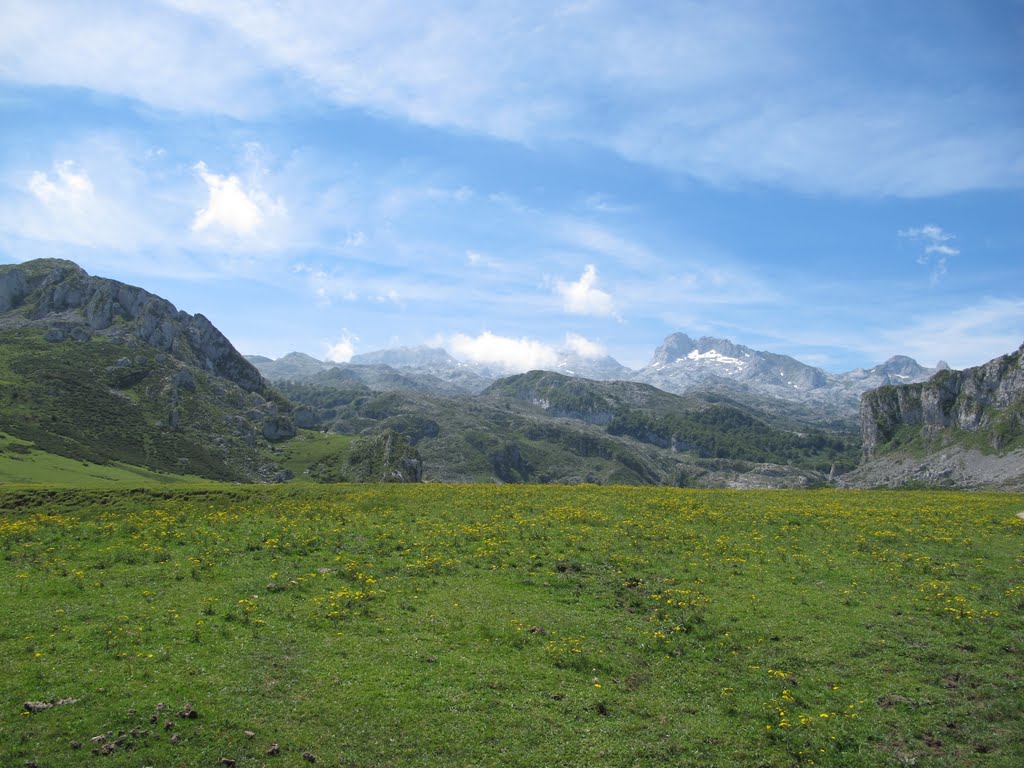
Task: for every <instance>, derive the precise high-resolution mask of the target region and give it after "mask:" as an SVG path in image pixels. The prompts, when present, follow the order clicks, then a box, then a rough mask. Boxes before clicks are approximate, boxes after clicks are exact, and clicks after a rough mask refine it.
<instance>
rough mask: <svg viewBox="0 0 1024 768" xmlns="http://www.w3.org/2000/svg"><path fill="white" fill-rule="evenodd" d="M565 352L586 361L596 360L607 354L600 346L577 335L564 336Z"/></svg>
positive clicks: (568, 334)
mask: <svg viewBox="0 0 1024 768" xmlns="http://www.w3.org/2000/svg"><path fill="white" fill-rule="evenodd" d="M564 347H565V349H566V351H568V352H572V353H573V354H576V355H579V356H580V357H582V358H585V359H587V360H597V359H599V358H602V357H604V356H605V355H607V354H608V350H606V349H605V348H604V347H603V346H602V345H601V344H598V343H597V342H596V341H591V340H590V339H588V338H586V337H585V336H580V335H579V334H577V333H567V334H566V335H565V345H564Z"/></svg>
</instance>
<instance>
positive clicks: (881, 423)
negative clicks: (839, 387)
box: [860, 345, 1024, 459]
mask: <svg viewBox="0 0 1024 768" xmlns="http://www.w3.org/2000/svg"><path fill="white" fill-rule="evenodd" d="M860 418H861V437H862V439H863V445H864V455H865V457H866V458H868V459H870V458H872V457H873V456H874V455H875V454H876V453H877V452H878V450H879V448H880V447H882V446H884V445H886V444H887V443H889V442H890V441H891V440H892V439H893V437H894V436H895V435H896V433H897V431H898V430H899V429H900V428H903V427H916V428H920V429H921V430H922V431H923V432H924V434H925V435H926V436H929V435H930V436H937V435H939V434H941V433H942V432H943V431H947V430H962V431H964V432H971V433H985V436H986V438H987V442H988V444H989V446H990V447H991V448H992V449H993V450H997V451H998V450H1000V449H1002V448H1004V447H1005V446H1006V445H1008V444H1009V442H1010V441H1012V440H1013V439H1014V438H1016V437H1018V436H1020V435H1022V434H1024V345H1022V346H1021V348H1020V349H1018V350H1017V351H1016V352H1014V353H1012V354H1009V355H1004V356H1002V357H998V358H996V359H995V360H991V361H990V362H988V363H986V364H985V365H982V366H978V367H977V368H968V369H966V370H963V371H950V370H946V371H940V372H939V373H937V374H935V376H933V377H932V378H931V379H930V380H928V381H926V382H922V383H919V384H906V385H898V386H886V387H881V388H879V389H876V390H872V391H871V392H867V393H865V394H864V396H863V397H862V398H861V406H860Z"/></svg>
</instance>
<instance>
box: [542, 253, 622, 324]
mask: <svg viewBox="0 0 1024 768" xmlns="http://www.w3.org/2000/svg"><path fill="white" fill-rule="evenodd" d="M555 292H556V293H557V294H558V295H559V296H561V297H562V305H563V307H564V309H565V311H566V312H569V313H571V314H574V315H597V316H599V317H611V316H614V315H615V305H614V303H613V302H612V297H611V296H610V295H609V294H607V293H605V292H604V291H602V290H601V289H600V288H598V287H597V267H595V266H594V265H593V264H587V266H586V267H585V268H584V270H583V274H582V275H580V279H579V280H577V281H576V282H574V283H567V282H565V281H562V280H559V281H557V282H556V283H555Z"/></svg>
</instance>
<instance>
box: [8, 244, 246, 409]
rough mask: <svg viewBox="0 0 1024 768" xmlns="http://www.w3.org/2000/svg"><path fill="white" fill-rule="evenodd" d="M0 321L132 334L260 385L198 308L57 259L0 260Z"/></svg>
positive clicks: (73, 332) (55, 330)
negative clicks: (193, 309)
mask: <svg viewBox="0 0 1024 768" xmlns="http://www.w3.org/2000/svg"><path fill="white" fill-rule="evenodd" d="M0 312H3V313H5V317H4V324H5V325H7V326H8V327H11V326H16V325H26V324H31V325H44V326H46V327H48V329H49V331H50V334H49V338H51V339H52V340H61V339H63V338H66V337H71V338H84V337H87V336H88V335H89V334H91V333H102V334H104V335H109V336H117V337H120V338H122V339H135V340H137V341H138V342H141V343H142V344H145V345H146V346H149V347H152V348H154V349H156V350H157V351H159V352H163V353H166V354H169V355H171V356H172V357H174V358H176V359H178V360H179V361H181V362H183V363H185V364H187V365H190V366H193V367H195V368H198V369H200V370H203V371H206V372H208V373H211V374H213V375H215V376H220V377H222V378H225V379H228V380H229V381H232V382H234V383H235V384H237V385H238V386H240V387H241V388H242V389H244V390H245V391H246V392H258V393H263V392H264V391H265V389H266V385H265V383H264V381H263V377H262V376H260V373H259V371H257V370H256V368H255V367H254V366H253V365H252V364H251V363H250V362H249V361H248V360H246V359H245V358H244V357H243V356H242V355H241V354H240V353H239V352H238V351H237V350H236V349H235V348H234V347H233V346H232V345H231V342H230V341H228V340H227V338H225V337H224V335H223V334H222V333H221V332H220V331H218V330H217V329H216V328H215V327H214V325H213V324H212V323H211V322H210V321H209V320H208V319H207V318H205V317H204V316H203V315H198V314H197V315H190V314H188V313H187V312H182V311H179V310H178V309H176V308H175V307H174V305H173V304H171V302H169V301H167V300H166V299H162V298H160V297H159V296H156V295H154V294H152V293H149V292H148V291H146V290H144V289H142V288H138V287H135V286H131V285H125V284H124V283H120V282H118V281H116V280H110V279H107V278H103V277H92V276H90V275H89V274H87V273H86V272H85V270H83V269H82V268H81V267H79V266H78V265H77V264H75V263H74V262H71V261H65V260H63V259H38V260H36V261H28V262H25V263H24V264H15V265H10V266H4V267H0Z"/></svg>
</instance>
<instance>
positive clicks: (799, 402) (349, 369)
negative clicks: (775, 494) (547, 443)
mask: <svg viewBox="0 0 1024 768" xmlns="http://www.w3.org/2000/svg"><path fill="white" fill-rule="evenodd" d="M248 359H249V361H250V362H252V363H253V364H254V365H255V366H256V367H257V368H258V369H259V371H260V372H261V373H262V374H263V375H264V376H265V377H266V378H267V379H268V380H270V381H274V382H277V381H303V380H310V381H315V380H317V378H318V377H320V378H323V377H337V376H348V377H350V378H351V380H352V381H358V382H362V383H364V384H366V385H368V386H375V387H378V388H383V389H389V390H397V391H419V392H434V393H460V392H461V393H465V394H475V393H478V392H482V391H483V390H484V389H485V388H486V387H487V386H489V385H490V384H491V383H492V382H494V381H496V380H497V379H499V378H502V377H503V376H507V375H509V371H507V370H501V369H497V368H495V367H494V366H488V365H483V364H480V363H473V362H466V361H459V360H457V359H455V358H454V357H453V356H452V355H450V354H449V353H448V352H447V351H446V350H444V349H441V348H437V347H427V346H420V347H399V348H395V349H386V350H380V351H376V352H369V353H365V354H358V355H354V356H353V357H352V358H351V360H350V361H349V362H348V363H333V362H327V361H322V360H317V359H316V358H313V357H310V356H309V355H306V354H303V353H301V352H292V353H290V354H288V355H285V356H283V357H281V358H279V359H277V360H271V359H270V358H266V357H259V356H249V357H248ZM948 368H949V366H948V365H946V364H945V363H944V362H941V361H940V362H939V363H938V365H937V366H936V367H935V368H927V367H925V366H922V365H920V364H919V363H918V362H917V361H916V360H913V359H912V358H909V357H905V356H902V355H897V356H895V357H892V358H890V359H889V360H887V361H885V362H884V363H880V364H879V365H876V366H874V367H873V368H868V369H863V368H858V369H855V370H852V371H848V372H845V373H839V374H836V373H828V372H826V371H824V370H822V369H821V368H816V367H814V366H811V365H807V364H806V363H802V362H800V361H799V360H796V359H794V358H792V357H789V356H787V355H780V354H776V353H772V352H764V351H758V350H754V349H751V348H750V347H747V346H744V345H742V344H736V343H734V342H732V341H730V340H728V339H721V338H713V337H708V336H705V337H701V338H700V339H696V340H695V339H692V338H690V337H689V336H687V335H686V334H685V333H675V334H672V335H670V336H668V337H667V338H666V339H665V340H664V342H663V343H662V344H661V345H660V346H659V347H658V348H657V349H656V350H655V351H654V354H653V356H652V358H651V360H650V362H649V363H648V364H647V365H646V366H644V367H643V368H640V369H638V370H631V369H629V368H627V367H626V366H624V365H622V364H620V363H619V362H618V361H616V360H615V359H613V358H611V357H608V356H599V357H587V356H584V355H581V354H579V353H578V352H573V351H571V350H562V351H561V353H560V355H559V358H558V360H557V362H556V364H555V365H553V366H552V367H551V369H550V370H552V371H553V372H555V373H561V374H564V375H567V376H572V377H576V378H584V379H592V380H595V381H635V382H643V383H646V384H651V385H653V386H655V387H657V388H658V389H661V390H664V391H665V392H670V393H674V394H680V395H681V394H686V393H688V392H693V391H696V390H701V391H719V392H723V393H729V394H731V395H732V396H735V397H738V398H740V399H743V398H747V399H751V400H752V401H754V402H757V403H758V404H760V405H761V406H767V407H768V408H769V410H773V411H776V412H779V413H782V412H786V413H789V414H790V415H794V416H799V417H801V418H804V419H807V420H809V421H811V422H814V423H820V424H836V425H846V426H850V427H853V426H855V424H856V421H857V414H858V406H859V401H860V396H861V395H862V394H863V393H864V392H866V391H868V390H871V389H875V388H877V387H880V386H885V385H888V384H910V383H915V382H920V381H926V380H927V379H929V378H930V377H931V376H932V375H934V374H935V373H936V372H937V371H940V370H947V369H948ZM773 400H777V401H779V402H777V403H774V404H773V403H772V402H771V401H773Z"/></svg>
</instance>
